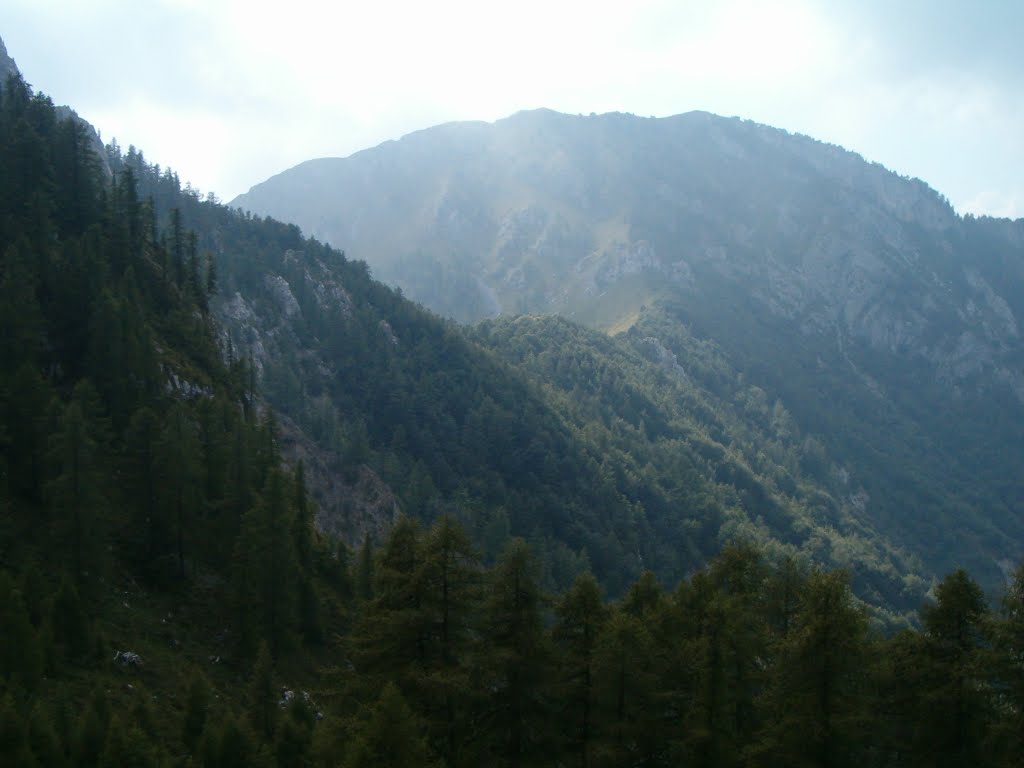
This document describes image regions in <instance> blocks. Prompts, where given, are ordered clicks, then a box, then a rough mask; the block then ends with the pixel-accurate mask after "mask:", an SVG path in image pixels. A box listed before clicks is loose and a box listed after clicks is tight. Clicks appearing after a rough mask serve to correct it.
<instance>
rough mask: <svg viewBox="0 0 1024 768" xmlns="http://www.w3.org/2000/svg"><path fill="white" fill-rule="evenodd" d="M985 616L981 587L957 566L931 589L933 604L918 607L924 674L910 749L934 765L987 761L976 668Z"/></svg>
mask: <svg viewBox="0 0 1024 768" xmlns="http://www.w3.org/2000/svg"><path fill="white" fill-rule="evenodd" d="M987 620H988V606H987V605H986V603H985V597H984V595H983V593H982V591H981V588H980V587H979V586H978V585H977V584H976V583H975V582H974V581H973V580H972V579H971V577H970V576H969V575H968V574H967V573H966V572H965V571H963V570H958V571H955V572H953V573H951V574H949V575H948V576H946V578H945V579H943V580H942V582H940V583H939V585H938V586H937V587H936V588H935V602H934V603H933V604H929V605H926V606H925V607H924V608H923V609H922V610H921V623H922V625H923V628H924V636H923V640H924V643H923V649H922V650H923V651H924V653H923V658H921V659H920V660H919V662H920V663H921V664H922V666H923V671H924V678H923V680H922V686H921V689H920V690H919V691H918V696H919V703H920V710H919V714H918V717H919V720H918V723H919V726H918V733H919V736H920V738H919V739H918V740H917V743H916V749H915V751H916V752H917V753H918V754H919V755H920V756H921V758H922V759H923V760H925V761H927V762H928V763H930V764H931V765H934V766H936V767H937V768H945V767H947V766H948V767H949V768H954V767H956V768H961V767H962V766H984V765H988V764H989V759H990V757H991V755H990V754H989V752H988V751H987V750H986V749H985V739H986V727H987V724H988V723H989V722H991V718H992V714H991V712H992V703H991V698H990V692H989V688H988V685H987V683H986V681H985V679H984V676H983V674H982V670H981V666H980V665H981V661H982V658H983V656H982V649H983V647H985V646H986V645H987V644H988V637H987V634H988V625H987Z"/></svg>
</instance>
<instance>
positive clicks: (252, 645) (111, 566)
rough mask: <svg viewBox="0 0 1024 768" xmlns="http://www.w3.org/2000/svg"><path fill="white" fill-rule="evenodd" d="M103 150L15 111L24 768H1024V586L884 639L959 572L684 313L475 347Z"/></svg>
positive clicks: (9, 393)
mask: <svg viewBox="0 0 1024 768" xmlns="http://www.w3.org/2000/svg"><path fill="white" fill-rule="evenodd" d="M91 148H92V142H91V140H90V138H89V134H88V131H87V129H86V127H85V126H84V125H83V124H82V122H81V121H80V120H78V119H76V118H74V117H73V116H72V115H71V114H70V113H69V112H68V111H66V110H61V109H57V108H55V107H54V106H53V104H52V102H51V101H50V100H49V99H48V98H47V97H46V96H44V95H42V94H39V93H33V92H32V90H31V89H30V88H29V87H28V86H27V85H26V84H25V83H24V81H23V80H21V78H20V77H18V76H14V77H10V78H8V79H7V80H6V81H5V82H4V83H3V84H0V328H3V331H4V332H3V334H0V637H2V638H3V643H2V644H0V764H3V765H12V766H41V765H45V766H67V765H87V766H96V765H98V766H114V765H117V766H120V765H125V766H165V765H166V766H169V765H175V766H179V765H180V766H186V765H188V766H205V767H206V768H217V767H220V766H234V765H246V766H280V767H281V768H284V767H285V766H324V767H325V768H326V767H327V766H338V765H343V766H409V765H450V766H477V765H498V766H540V765H551V764H552V763H557V764H570V763H580V764H586V765H624V764H637V763H643V764H644V765H650V766H668V765H678V764H700V765H709V766H712V765H740V764H746V763H748V762H753V763H757V764H761V763H765V764H773V765H774V764H779V765H802V764H818V763H828V764H834V765H839V764H842V765H845V764H848V763H849V764H857V765H863V766H887V767H889V768H892V766H904V765H906V766H917V765H942V764H944V762H943V761H946V762H949V761H950V760H952V761H953V762H955V764H957V765H1016V763H1017V762H1019V755H1020V754H1021V749H1022V747H1021V737H1020V729H1019V727H1018V726H1019V719H1020V717H1019V716H1020V713H1021V711H1024V689H1022V687H1021V685H1020V674H1019V672H1020V663H1019V661H1020V658H1021V654H1022V648H1024V645H1022V642H1021V638H1022V637H1024V624H1022V619H1021V617H1022V615H1024V612H1022V610H1021V608H1022V604H1024V598H1022V596H1024V568H1020V569H1018V570H1017V572H1016V573H1015V575H1014V579H1013V583H1012V585H1011V587H1010V589H1009V590H1007V593H1006V596H1005V598H1004V600H1003V602H1002V605H1001V607H1000V609H999V610H998V612H997V611H994V610H991V609H990V608H989V606H988V605H987V603H986V601H985V599H984V596H983V594H982V592H981V590H980V588H979V587H978V585H977V584H976V583H975V582H974V581H973V580H972V579H971V577H970V576H968V575H967V574H966V573H965V572H963V571H957V572H955V573H952V574H950V575H948V576H947V577H945V578H944V579H942V581H941V582H939V583H937V584H936V585H935V589H934V600H929V601H927V602H926V603H925V605H924V606H923V608H922V609H921V611H920V612H919V614H918V615H917V618H916V620H917V621H918V622H919V624H920V627H921V629H920V631H914V630H912V629H911V630H908V631H904V632H900V633H898V634H896V635H894V636H892V637H891V638H888V639H887V638H884V637H882V636H881V635H880V634H879V633H878V632H875V631H872V629H871V626H870V624H869V612H868V610H866V607H865V606H864V605H863V604H862V603H860V602H858V601H857V600H855V599H854V596H853V593H852V591H851V582H852V584H853V585H854V586H855V587H856V589H857V591H858V593H859V594H860V595H861V596H862V597H864V598H867V599H868V600H870V601H872V603H873V608H874V613H875V615H876V617H879V618H883V619H884V618H889V619H896V620H900V619H903V620H913V619H914V617H913V615H912V614H911V612H909V611H906V610H902V611H900V609H903V608H905V607H906V605H907V604H908V601H915V600H920V599H921V598H922V596H923V592H924V589H925V588H926V587H927V586H929V580H928V573H927V570H926V569H922V567H921V565H920V563H918V562H917V561H915V560H914V559H913V558H910V557H907V556H906V554H905V553H903V552H901V551H899V550H898V549H897V548H895V547H893V546H892V545H891V542H889V541H888V540H887V539H886V537H885V536H884V535H883V534H881V533H880V532H879V531H878V530H877V529H875V528H873V527H872V523H871V521H870V520H869V519H868V518H867V516H866V515H864V514H863V512H864V504H861V503H855V502H853V501H848V500H846V499H845V498H844V495H843V494H844V489H845V488H846V486H847V484H848V480H849V478H846V477H843V476H841V473H839V472H836V471H832V469H830V467H834V461H833V460H832V459H831V458H830V455H829V453H828V450H827V449H826V448H825V446H824V445H822V444H820V443H818V442H816V440H815V438H813V436H810V435H801V433H800V431H799V428H798V427H797V425H796V424H795V420H794V418H793V416H792V415H791V414H790V413H789V412H788V411H787V410H786V408H785V407H784V406H782V404H781V402H779V401H776V402H775V403H774V404H772V405H770V406H769V402H770V401H769V400H768V399H767V394H766V392H765V391H764V390H761V389H759V388H758V387H756V386H754V385H752V384H750V383H749V381H748V380H747V379H746V377H745V376H741V375H739V374H738V373H737V372H736V371H735V370H734V369H733V368H731V363H730V361H729V359H728V358H727V357H726V355H725V354H724V352H723V350H722V349H721V348H719V347H717V346H716V345H714V344H713V343H710V342H708V341H707V340H706V339H702V338H699V337H697V336H694V335H692V334H690V333H689V332H688V331H687V329H686V328H685V326H684V325H683V324H681V323H680V322H679V316H678V311H679V310H678V307H674V306H673V305H671V304H670V303H666V304H664V305H663V306H659V307H658V308H657V309H656V310H654V311H651V312H645V313H643V315H642V316H641V317H640V318H638V321H637V322H636V323H635V324H634V325H633V326H632V327H631V328H630V330H629V331H628V332H626V333H623V334H620V335H618V336H617V337H614V338H610V337H608V336H606V335H604V334H602V333H599V332H597V331H594V330H590V329H587V328H584V327H582V326H580V325H578V324H576V323H573V322H570V321H568V320H566V319H564V318H560V317H557V316H552V315H546V316H519V317H515V318H499V319H497V320H490V321H487V322H484V323H481V324H479V325H478V326H476V327H474V328H465V327H460V326H457V325H455V324H453V323H451V322H448V321H444V320H442V319H441V318H439V317H438V316H436V315H433V314H431V313H430V312H428V311H426V310H424V309H423V308H422V307H419V306H417V305H415V304H413V303H412V302H410V301H409V300H408V299H406V298H404V297H403V296H402V295H401V293H400V292H399V291H396V290H393V289H390V288H388V287H386V286H384V285H382V284H381V283H379V282H376V281H374V280H372V279H371V278H370V275H369V270H368V268H367V266H366V265H365V263H363V262H357V261H351V260H349V259H348V258H347V257H346V256H345V255H344V254H343V253H341V252H339V251H336V250H334V249H332V248H330V247H328V246H324V245H323V244H322V243H319V242H317V241H315V240H311V239H307V238H304V237H303V236H302V235H301V233H300V232H299V230H298V228H297V227H296V226H295V225H288V224H282V223H280V222H277V221H274V220H272V219H268V218H267V219H264V218H258V217H252V216H250V215H243V214H241V213H239V212H238V211H233V210H230V209H228V208H226V207H225V206H223V205H220V204H219V203H218V202H217V201H216V200H215V198H213V197H212V196H210V197H208V198H207V199H205V200H204V199H200V197H199V195H198V193H196V192H195V190H194V189H193V188H191V187H190V186H188V185H186V186H185V187H184V188H183V187H182V185H181V184H180V182H179V180H178V178H177V176H176V175H175V174H174V173H173V171H170V170H167V169H164V170H160V169H159V167H158V166H155V165H153V164H150V163H149V162H147V161H146V160H145V158H144V156H143V154H142V153H141V152H140V151H139V150H137V149H136V148H134V147H129V149H128V150H127V152H122V151H121V149H120V148H119V147H118V146H117V145H116V144H113V143H112V144H111V145H110V146H108V147H107V148H105V160H106V165H107V166H108V167H109V168H110V171H111V173H110V174H106V173H104V172H102V171H101V162H100V160H99V159H98V158H96V157H95V156H94V155H93V154H92V151H91ZM264 393H265V394H264ZM307 460H308V461H307ZM307 480H309V481H310V485H312V488H310V485H308V484H307ZM318 485H319V486H320V490H321V491H324V486H329V488H327V491H328V492H327V493H324V494H322V495H321V496H320V498H321V500H322V501H323V502H324V504H325V506H322V507H321V509H320V511H319V515H317V510H316V509H315V507H316V504H314V503H313V502H312V500H311V498H310V496H311V493H310V491H311V490H313V491H314V493H315V489H316V487H317V486H318ZM399 508H401V509H403V510H404V511H405V512H406V513H407V514H404V515H403V514H397V510H398V509H399ZM315 515H317V519H316V521H317V522H318V523H319V525H318V526H314V516H315ZM424 520H426V521H430V525H429V528H427V527H426V526H423V525H422V522H423V521H424ZM338 523H340V525H338ZM516 532H520V533H523V534H524V535H525V536H526V537H527V538H529V540H530V544H529V545H527V543H526V541H524V539H523V538H517V537H513V536H512V534H513V533H516ZM360 535H361V540H362V545H361V547H360V550H359V554H358V556H353V553H352V552H351V550H350V549H349V547H347V546H346V544H345V541H343V540H339V537H342V538H344V537H347V538H348V539H349V540H352V539H356V540H358V539H359V538H360ZM376 536H379V537H380V539H381V540H380V542H379V545H378V544H376V543H375V542H373V541H371V539H372V538H373V537H376ZM752 544H753V545H756V546H751V545H752ZM537 555H540V557H539V558H538V557H537ZM823 563H829V564H843V565H846V566H848V568H849V570H848V571H846V572H844V571H836V570H827V569H825V568H823V567H822V564H823ZM591 566H592V567H593V570H595V571H596V572H597V573H598V574H599V575H600V576H601V578H602V581H603V582H604V584H605V585H606V587H608V588H609V589H610V590H612V592H613V594H615V595H618V596H619V597H618V598H617V599H615V600H613V601H610V602H609V601H607V600H606V599H605V598H604V595H603V594H602V589H601V584H600V583H599V582H598V580H597V579H595V578H594V575H592V574H591V573H589V572H588V570H589V569H590V567H591ZM646 568H651V569H654V570H655V571H657V573H654V572H652V571H651V570H644V571H643V572H642V573H641V572H640V571H641V569H646ZM679 573H684V575H683V576H679V575H678V574H679ZM627 581H629V582H631V583H628V584H627V583H626V582H627ZM669 581H672V582H674V584H672V588H671V589H667V588H666V586H667V585H666V584H665V582H669ZM569 582H571V586H565V585H566V584H568V583H569ZM551 585H554V586H555V587H559V588H560V592H561V594H560V595H558V596H556V597H554V599H551V598H549V596H548V595H547V594H545V591H546V590H545V586H551ZM886 606H888V607H894V608H896V609H897V610H898V611H900V613H898V614H896V615H894V614H892V613H891V612H887V611H886Z"/></svg>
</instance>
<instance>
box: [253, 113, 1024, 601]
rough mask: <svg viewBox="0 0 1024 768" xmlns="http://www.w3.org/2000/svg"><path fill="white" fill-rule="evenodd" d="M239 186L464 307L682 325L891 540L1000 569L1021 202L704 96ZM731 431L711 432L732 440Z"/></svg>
mask: <svg viewBox="0 0 1024 768" xmlns="http://www.w3.org/2000/svg"><path fill="white" fill-rule="evenodd" d="M233 205H236V206H239V207H241V208H244V209H247V210H251V211H254V212H257V213H260V214H270V215H274V216H276V217H279V218H282V219H285V220H288V221H292V222H295V223H296V224H298V225H299V226H301V227H303V229H304V230H305V231H307V232H309V233H310V234H312V235H313V236H315V237H317V238H318V239H322V240H324V241H326V242H331V243H334V244H336V245H339V246H342V247H345V248H346V249H347V251H348V252H349V253H351V254H353V255H355V256H357V257H359V258H363V259H366V261H367V263H368V264H369V265H370V267H371V268H372V269H373V270H374V274H375V275H377V276H378V277H379V278H381V279H383V280H385V281H389V282H392V283H394V284H396V285H399V286H400V287H401V288H402V290H403V291H404V292H405V293H406V295H408V296H410V297H411V298H413V299H415V300H417V301H421V302H423V303H424V304H425V305H426V306H428V307H431V308H433V309H434V310H436V311H438V312H441V313H444V314H448V315H451V316H453V317H456V318H459V319H462V320H476V319H480V318H484V317H490V316H494V315H496V314H499V313H504V314H515V313H522V312H528V313H538V312H540V313H560V314H562V315H564V316H566V317H570V318H573V319H575V320H578V321H581V322H583V323H585V324H587V325H590V326H592V327H594V328H597V329H602V330H605V331H607V332H609V333H623V332H626V337H627V339H633V341H634V342H635V341H636V340H638V339H644V338H653V339H655V340H656V341H657V342H658V344H660V345H661V346H663V347H664V348H665V350H666V352H667V353H670V354H673V355H675V356H676V358H677V359H678V361H679V363H680V365H681V366H682V367H683V368H684V369H685V368H686V367H687V357H686V354H687V351H688V350H687V348H686V345H685V344H681V343H680V344H675V343H674V339H676V338H681V337H687V338H692V339H696V340H698V341H699V342H704V343H707V344H712V345H714V347H715V348H716V349H717V350H719V352H720V354H721V356H722V359H723V360H724V361H725V365H726V367H727V369H728V371H729V373H728V377H732V380H728V377H723V378H722V379H720V381H719V382H718V383H717V384H712V385H711V387H712V389H715V388H716V387H717V388H719V389H718V391H719V392H733V393H735V396H736V397H740V398H742V397H744V394H743V392H744V391H745V390H746V389H750V390H757V391H758V392H760V394H758V395H756V398H757V399H763V400H764V402H765V403H766V404H767V407H768V408H771V407H772V405H773V404H774V403H776V402H777V403H779V404H780V406H781V407H783V408H784V409H785V410H786V411H787V413H789V414H791V415H792V417H793V422H794V425H795V426H796V428H797V429H798V431H799V432H800V434H802V435H803V436H804V437H808V438H812V439H813V440H814V441H816V442H818V443H820V444H821V445H822V446H824V447H825V448H826V449H827V452H828V455H829V456H830V462H831V465H830V466H829V467H828V468H827V469H825V470H823V472H824V474H825V475H830V476H832V477H835V478H839V479H840V482H841V483H842V484H843V485H844V486H845V488H846V491H845V492H844V494H843V495H844V498H845V500H846V501H847V502H848V503H851V504H853V505H854V506H855V507H856V508H857V509H858V510H859V513H858V514H859V515H860V516H861V517H862V518H863V519H865V520H868V521H870V522H871V524H872V525H873V526H876V527H877V529H878V530H879V532H881V533H884V534H885V535H887V536H891V537H892V540H893V541H894V542H895V543H896V545H897V546H899V547H902V548H905V550H906V551H907V552H909V553H914V554H915V555H917V556H920V557H922V558H923V560H924V562H925V563H926V564H927V565H928V567H929V568H934V569H936V570H938V571H941V570H943V569H947V568H950V567H953V566H956V565H960V564H963V565H967V566H970V567H971V568H972V569H973V570H974V571H975V572H978V573H980V574H982V576H983V579H984V581H985V583H986V584H987V585H988V586H990V587H994V586H996V585H997V584H999V583H1000V582H1001V580H1002V576H1003V572H1004V571H1005V569H1006V566H1007V564H1008V563H1010V562H1013V561H1015V560H1016V559H1017V558H1018V557H1019V556H1020V555H1021V554H1022V548H1021V544H1020V541H1021V540H1022V536H1024V506H1022V504H1024V501H1022V500H1024V486H1022V484H1021V481H1020V480H1019V479H1018V476H1019V473H1018V472H1017V469H1016V468H1017V467H1018V466H1019V465H1020V461H1021V459H1022V458H1024V428H1022V426H1021V425H1022V424H1024V368H1022V363H1024V343H1022V340H1021V335H1020V319H1021V318H1022V317H1024V299H1022V297H1024V255H1022V254H1024V221H1005V220H992V219H985V218H981V219H975V218H973V217H960V216H958V215H957V214H956V213H955V211H954V210H953V209H952V208H951V206H950V205H949V204H948V202H947V201H946V200H945V199H943V198H942V196H941V195H939V194H938V193H936V192H935V191H933V190H931V189H930V188H929V187H928V186H927V185H926V184H924V183H923V182H921V181H918V180H913V179H906V178H902V177H900V176H898V175H896V174H894V173H892V172H890V171H888V170H886V169H885V168H883V167H881V166H879V165H877V164H872V163H868V162H866V161H865V160H863V159H862V158H861V157H860V156H858V155H856V154H854V153H852V152H848V151H846V150H843V149H841V148H839V147H835V146H831V145H827V144H823V143H821V142H818V141H815V140H813V139H810V138H808V137H804V136H797V135H791V134H788V133H786V132H785V131H781V130H777V129H774V128H769V127H766V126H763V125H757V124H754V123H750V122H746V121H742V120H739V119H735V118H733V119H725V118H721V117H717V116H714V115H710V114H707V113H699V112H695V113H688V114H683V115H678V116H675V117H671V118H663V119H653V118H651V119H643V118H637V117H634V116H631V115H622V114H608V115H600V116H597V115H591V116H589V117H583V116H571V115H562V114H558V113H555V112H551V111H548V110H539V111H535V112H524V113H519V114H516V115H514V116H512V117H510V118H507V119H505V120H499V121H497V122H495V123H493V124H486V123H454V124H447V125H442V126H437V127H435V128H431V129H427V130H424V131H420V132H417V133H414V134H411V135H409V136H406V137H404V138H402V139H401V140H399V141H394V142H387V143H385V144H382V145H381V146H379V147H376V148H373V149H370V150H366V151H364V152H360V153H357V154H355V155H353V156H351V157H349V158H344V159H323V160H313V161H309V162H306V163H303V164H301V165H299V166H296V167H295V168H293V169H291V170H288V171H285V172H284V173H282V174H279V175H278V176H275V177H273V178H272V179H269V180H268V181H266V182H264V183H262V184H260V185H257V186H256V187H254V188H253V189H252V190H250V191H249V192H248V193H247V194H245V195H242V196H240V197H239V198H237V199H236V200H235V201H233ZM727 442H728V441H727Z"/></svg>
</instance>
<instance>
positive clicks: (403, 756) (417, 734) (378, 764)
mask: <svg viewBox="0 0 1024 768" xmlns="http://www.w3.org/2000/svg"><path fill="white" fill-rule="evenodd" d="M349 745H350V746H349V748H348V750H347V754H346V756H345V761H344V763H342V765H343V766H344V768H407V767H408V766H413V765H416V766H424V768H428V767H429V766H431V765H433V764H434V760H433V758H432V756H431V754H430V751H429V749H428V747H427V742H426V739H425V738H424V735H423V726H422V724H421V722H420V720H419V718H418V717H417V716H416V714H415V713H414V712H413V711H412V710H411V709H409V705H408V704H406V703H405V700H404V699H403V698H402V694H401V692H400V691H399V690H398V688H397V686H395V685H394V684H393V683H387V684H386V685H385V686H384V688H383V689H382V690H381V694H380V698H378V699H377V702H376V703H375V704H374V705H373V706H371V707H369V708H368V709H367V711H366V712H365V714H364V715H363V717H361V718H360V719H359V721H358V722H357V723H356V725H355V727H354V728H353V731H352V734H351V738H350V741H349Z"/></svg>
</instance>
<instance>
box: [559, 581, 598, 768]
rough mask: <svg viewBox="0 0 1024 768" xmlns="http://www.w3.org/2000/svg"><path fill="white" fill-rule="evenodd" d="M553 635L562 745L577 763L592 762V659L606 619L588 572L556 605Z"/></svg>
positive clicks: (596, 586)
mask: <svg viewBox="0 0 1024 768" xmlns="http://www.w3.org/2000/svg"><path fill="white" fill-rule="evenodd" d="M557 617H558V619H557V623H556V624H555V626H554V629H553V633H552V634H553V638H554V640H555V642H556V643H557V646H558V649H559V651H560V652H561V655H562V658H563V659H564V660H565V661H564V664H562V665H561V666H560V670H559V691H558V697H557V698H558V699H559V700H561V701H563V702H564V706H565V710H564V712H562V713H561V717H562V718H564V721H565V722H567V723H571V724H572V726H571V730H570V732H569V733H568V734H566V749H567V751H569V752H571V753H576V754H577V755H578V759H579V763H580V765H583V766H584V767H586V766H589V765H591V764H592V762H593V761H592V756H591V755H592V752H593V750H594V746H593V744H594V741H595V728H594V721H595V675H594V673H595V662H596V652H597V647H598V638H599V637H600V636H601V634H602V632H603V631H604V627H605V623H606V622H607V620H608V608H607V607H606V606H605V604H604V601H603V600H602V598H601V588H600V587H599V586H598V584H597V580H596V579H595V578H594V577H593V575H592V574H589V573H584V574H580V575H579V576H577V577H576V581H575V582H574V583H573V585H572V588H571V589H570V590H569V591H568V592H567V593H566V594H565V595H564V596H563V597H562V599H561V601H560V602H559V603H558V608H557Z"/></svg>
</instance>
